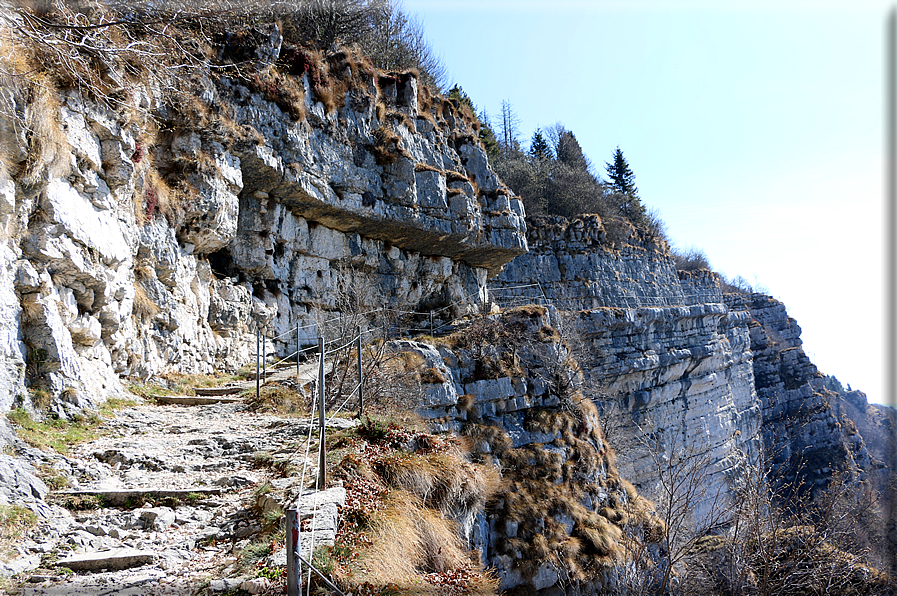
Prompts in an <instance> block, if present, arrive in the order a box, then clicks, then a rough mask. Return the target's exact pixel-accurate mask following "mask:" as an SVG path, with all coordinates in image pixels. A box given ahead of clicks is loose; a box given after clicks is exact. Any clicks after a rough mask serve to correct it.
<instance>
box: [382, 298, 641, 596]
mask: <svg viewBox="0 0 897 596" xmlns="http://www.w3.org/2000/svg"><path fill="white" fill-rule="evenodd" d="M552 319H554V320H556V319H557V312H556V311H554V312H553V316H552V315H550V314H549V309H546V308H544V307H536V306H530V307H525V308H522V309H519V310H518V311H516V312H511V313H507V314H503V315H502V316H501V317H497V318H495V319H491V320H490V319H487V320H484V321H477V322H475V323H474V324H473V325H472V327H471V328H470V329H469V330H467V331H464V332H461V333H458V334H456V335H453V336H452V337H450V338H448V340H447V341H446V342H445V343H438V344H437V345H436V346H431V345H427V344H422V343H417V342H412V341H402V342H395V343H394V344H393V345H394V346H395V349H396V350H398V351H404V352H411V353H414V354H416V356H417V357H416V358H415V361H418V360H419V361H420V362H421V364H420V366H419V367H418V369H419V370H420V371H421V374H420V376H421V379H422V381H423V382H424V383H423V389H424V390H423V393H422V408H421V409H420V410H419V413H421V414H422V415H424V416H425V417H427V418H429V419H430V420H431V422H432V423H433V424H435V425H437V426H438V425H440V424H441V425H443V428H446V429H452V430H454V431H455V432H458V433H460V434H462V435H464V436H466V437H468V440H469V441H470V444H471V450H472V453H473V457H474V459H475V462H476V463H477V464H478V465H480V464H482V465H494V466H496V468H497V469H498V470H499V471H500V472H501V476H502V484H501V488H500V489H499V491H498V493H497V494H496V495H495V496H494V497H493V498H492V499H491V501H490V502H489V503H487V507H486V514H485V515H477V516H476V517H474V518H470V519H464V520H459V521H460V522H462V531H463V532H464V533H465V535H466V537H467V539H468V543H469V545H470V547H471V548H473V549H477V550H479V552H480V554H481V558H482V562H483V564H484V565H487V566H491V567H493V568H494V569H495V570H496V571H497V573H498V576H499V578H500V579H501V586H500V587H501V589H502V590H516V592H515V593H527V594H545V595H547V594H557V593H562V592H561V591H564V590H568V589H573V588H574V586H575V589H576V590H577V592H576V593H582V594H599V593H607V590H613V589H614V586H615V585H616V584H615V583H614V582H615V581H616V580H615V579H614V578H615V573H616V571H615V570H616V568H617V566H618V564H619V561H620V560H622V559H623V558H626V557H627V556H629V555H631V554H632V552H629V551H627V550H626V549H627V546H626V543H625V541H624V540H623V534H624V531H625V532H627V533H628V534H629V536H630V537H633V536H635V535H636V533H637V534H638V536H640V537H641V536H644V537H645V539H646V540H648V541H650V540H651V538H650V536H651V535H652V532H653V530H652V528H654V529H656V528H657V524H658V522H657V521H656V518H655V517H654V515H653V508H652V506H651V505H650V504H649V503H647V502H646V501H644V499H642V498H641V497H640V496H639V495H638V493H637V492H636V491H635V489H633V487H632V486H631V485H629V484H628V483H626V482H625V481H623V480H622V479H621V476H620V474H619V473H618V472H617V470H616V468H615V467H614V464H613V453H612V450H611V449H610V447H609V446H608V444H607V442H606V441H605V438H604V436H603V434H602V432H601V421H600V417H599V416H598V412H597V411H596V409H595V408H594V406H593V405H592V403H591V401H589V400H580V394H579V392H578V388H579V377H578V372H577V367H576V363H575V360H573V359H572V357H571V353H570V350H569V348H568V346H567V344H566V343H565V342H564V341H561V339H560V337H559V336H558V335H557V333H556V331H555V329H554V327H553V326H552V324H551V323H552ZM656 539H657V538H654V539H653V540H656ZM630 546H633V545H632V544H630ZM567 593H569V592H567Z"/></svg>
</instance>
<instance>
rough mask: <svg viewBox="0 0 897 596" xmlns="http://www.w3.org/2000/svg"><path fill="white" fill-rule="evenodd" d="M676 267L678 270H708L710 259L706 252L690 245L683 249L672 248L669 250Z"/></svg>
mask: <svg viewBox="0 0 897 596" xmlns="http://www.w3.org/2000/svg"><path fill="white" fill-rule="evenodd" d="M671 254H672V256H673V261H674V262H675V263H676V269H678V270H679V271H697V270H699V269H707V270H710V261H709V260H708V259H707V255H706V253H704V251H703V250H701V249H700V248H697V247H695V246H690V247H688V248H686V249H684V250H677V249H673V250H672V251H671Z"/></svg>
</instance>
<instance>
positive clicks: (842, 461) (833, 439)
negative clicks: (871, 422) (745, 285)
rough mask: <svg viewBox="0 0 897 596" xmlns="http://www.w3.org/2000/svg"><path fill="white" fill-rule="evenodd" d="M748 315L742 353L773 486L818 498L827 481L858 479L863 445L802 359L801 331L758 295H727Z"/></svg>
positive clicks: (780, 307) (865, 462)
mask: <svg viewBox="0 0 897 596" xmlns="http://www.w3.org/2000/svg"><path fill="white" fill-rule="evenodd" d="M726 303H727V304H728V305H729V307H730V308H732V309H738V310H741V309H743V310H745V311H747V312H749V313H750V317H751V320H750V327H749V329H750V349H751V352H753V354H754V358H753V367H754V380H755V386H756V388H757V395H758V397H759V398H760V403H761V408H762V415H763V425H762V431H763V437H764V445H765V448H766V455H765V457H766V458H767V459H768V462H767V465H768V466H769V467H770V468H771V471H772V475H773V478H775V479H776V480H778V481H779V482H787V483H789V484H791V485H793V486H794V488H795V489H798V490H800V491H804V490H811V491H813V492H814V493H815V492H817V491H819V490H824V488H825V486H826V485H827V484H828V481H829V480H830V479H831V477H832V474H833V473H835V472H846V473H848V475H850V476H856V477H858V478H860V479H863V478H865V477H866V474H867V472H868V471H869V470H871V469H872V462H871V460H870V456H869V453H868V451H867V449H866V445H865V443H864V441H863V437H862V435H861V434H860V433H858V432H856V430H855V427H853V428H850V426H852V425H850V426H848V425H847V424H846V422H845V416H843V415H842V412H841V406H840V399H839V395H838V393H837V392H836V391H833V390H832V389H831V388H828V387H827V386H826V378H825V376H824V375H823V374H822V373H820V372H819V370H818V369H817V368H816V366H815V365H814V364H813V363H812V362H810V359H809V358H808V357H807V355H806V354H805V353H804V351H803V347H802V342H801V340H800V332H801V329H800V327H799V326H798V325H797V322H796V321H795V320H794V319H793V318H791V317H789V316H788V313H787V311H786V309H785V305H784V304H782V303H781V302H779V301H778V300H775V299H774V298H772V297H771V296H767V295H766V294H760V293H754V294H727V295H726Z"/></svg>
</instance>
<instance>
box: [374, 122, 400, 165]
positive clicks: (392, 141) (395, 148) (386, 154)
mask: <svg viewBox="0 0 897 596" xmlns="http://www.w3.org/2000/svg"><path fill="white" fill-rule="evenodd" d="M373 137H374V146H373V147H372V149H371V153H373V154H374V159H375V160H376V161H377V164H378V165H381V166H385V165H390V164H393V163H395V162H396V160H397V159H399V158H400V157H407V154H406V152H405V150H404V149H403V148H402V147H401V146H400V144H399V143H400V142H401V138H400V137H399V135H397V134H396V133H395V132H394V131H393V130H391V129H389V128H387V127H385V126H381V127H380V128H378V129H377V130H375V131H374V134H373Z"/></svg>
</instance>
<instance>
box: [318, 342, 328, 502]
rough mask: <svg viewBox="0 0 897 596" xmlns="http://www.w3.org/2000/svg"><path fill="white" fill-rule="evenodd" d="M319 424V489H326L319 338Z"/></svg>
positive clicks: (321, 345)
mask: <svg viewBox="0 0 897 596" xmlns="http://www.w3.org/2000/svg"><path fill="white" fill-rule="evenodd" d="M318 352H319V354H320V358H319V363H318V396H319V402H320V403H319V404H318V406H319V408H320V409H319V411H318V424H319V426H320V437H319V440H320V446H319V449H318V488H320V489H321V490H323V489H324V486H325V485H326V484H327V446H326V445H325V444H324V338H323V337H319V338H318Z"/></svg>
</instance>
